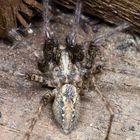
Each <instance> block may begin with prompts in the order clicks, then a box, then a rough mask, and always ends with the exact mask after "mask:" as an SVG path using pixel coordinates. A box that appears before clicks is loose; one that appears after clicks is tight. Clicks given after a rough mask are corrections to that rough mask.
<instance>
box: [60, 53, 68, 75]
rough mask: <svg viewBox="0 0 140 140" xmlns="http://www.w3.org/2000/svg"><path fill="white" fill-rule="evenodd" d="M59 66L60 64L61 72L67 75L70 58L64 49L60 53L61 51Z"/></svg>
mask: <svg viewBox="0 0 140 140" xmlns="http://www.w3.org/2000/svg"><path fill="white" fill-rule="evenodd" d="M61 66H62V70H63V74H64V75H65V76H67V75H69V73H70V70H69V69H70V68H69V66H70V60H69V55H68V52H66V51H62V53H61Z"/></svg>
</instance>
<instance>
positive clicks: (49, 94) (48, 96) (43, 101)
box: [24, 90, 56, 140]
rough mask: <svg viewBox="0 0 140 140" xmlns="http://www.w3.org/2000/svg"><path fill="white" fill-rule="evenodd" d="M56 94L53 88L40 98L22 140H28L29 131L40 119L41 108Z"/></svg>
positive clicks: (30, 131)
mask: <svg viewBox="0 0 140 140" xmlns="http://www.w3.org/2000/svg"><path fill="white" fill-rule="evenodd" d="M55 95H56V90H53V91H52V92H47V93H46V94H45V95H44V96H43V97H42V99H41V101H40V106H39V108H38V109H37V111H36V114H37V116H35V117H34V118H32V119H31V124H30V126H29V128H28V131H27V132H26V134H25V137H24V140H29V139H30V136H31V133H32V131H33V129H34V127H35V125H36V123H37V120H38V119H40V116H41V113H42V110H43V108H44V107H45V106H46V105H47V104H48V102H49V101H50V100H51V99H53V98H54V97H55Z"/></svg>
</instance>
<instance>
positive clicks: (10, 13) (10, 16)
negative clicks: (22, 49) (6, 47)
mask: <svg viewBox="0 0 140 140" xmlns="http://www.w3.org/2000/svg"><path fill="white" fill-rule="evenodd" d="M19 3H20V1H19V0H0V37H5V36H7V33H8V30H10V29H11V28H14V27H16V25H17V24H16V12H17V7H18V5H19Z"/></svg>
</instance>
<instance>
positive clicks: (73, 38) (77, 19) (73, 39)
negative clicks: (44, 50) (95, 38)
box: [66, 0, 82, 47]
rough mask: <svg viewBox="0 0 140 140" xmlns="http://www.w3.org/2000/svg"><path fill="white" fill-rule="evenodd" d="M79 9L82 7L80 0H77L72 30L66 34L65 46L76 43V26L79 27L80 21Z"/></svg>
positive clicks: (72, 45) (71, 45)
mask: <svg viewBox="0 0 140 140" xmlns="http://www.w3.org/2000/svg"><path fill="white" fill-rule="evenodd" d="M81 9H82V1H81V0H77V3H76V9H75V14H74V15H75V16H74V24H73V27H72V32H71V34H70V35H68V36H67V37H66V44H67V46H70V47H74V46H75V45H76V44H77V43H76V36H77V33H78V27H79V22H80V17H81Z"/></svg>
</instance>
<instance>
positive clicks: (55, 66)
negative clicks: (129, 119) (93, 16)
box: [26, 0, 114, 140]
mask: <svg viewBox="0 0 140 140" xmlns="http://www.w3.org/2000/svg"><path fill="white" fill-rule="evenodd" d="M81 9H82V2H81V0H77V4H76V10H75V20H74V25H73V29H72V33H71V35H68V36H66V38H65V44H64V45H62V44H60V43H58V41H57V40H56V39H55V37H54V35H53V33H52V32H51V29H50V26H49V20H48V19H47V21H45V44H44V48H43V55H44V59H43V60H42V61H40V62H39V63H38V68H39V70H40V71H41V72H42V73H43V74H42V76H41V75H37V74H27V77H28V79H30V80H31V81H36V82H39V83H41V84H42V85H43V86H47V87H51V88H52V92H50V93H47V94H46V95H44V96H43V97H42V100H41V103H42V104H41V105H42V106H40V108H39V110H38V114H39V115H40V113H41V108H42V107H43V106H44V105H46V104H47V103H48V102H49V101H50V100H54V102H53V107H52V110H53V114H54V117H55V120H56V122H57V123H58V124H59V126H60V128H61V129H62V130H63V132H64V133H65V134H69V133H70V132H71V131H72V130H73V129H74V128H75V127H76V126H77V122H78V119H79V113H80V103H81V101H80V97H81V96H83V95H84V92H85V91H86V89H88V88H89V87H90V86H91V85H92V86H93V87H94V90H95V91H96V92H97V93H98V94H100V96H101V98H102V100H103V101H104V102H105V105H106V108H107V110H108V111H109V113H110V122H109V126H108V130H107V135H106V138H105V139H106V140H107V139H109V133H110V130H111V125H112V121H113V116H114V114H113V110H112V107H111V105H110V104H109V102H108V101H107V100H106V98H105V97H104V96H103V95H102V93H101V92H100V90H99V89H98V87H97V85H96V84H95V80H94V76H93V75H94V74H95V72H97V70H99V66H98V67H95V66H94V63H95V57H96V54H97V52H98V48H97V46H96V45H95V44H94V42H92V41H91V42H85V43H84V45H82V44H78V43H76V35H77V26H78V25H79V21H80V15H81ZM45 10H46V11H45V12H48V11H49V1H46V2H45ZM39 115H38V116H39ZM36 121H37V119H33V121H32V123H31V126H30V128H29V131H28V133H27V135H26V136H27V138H26V139H28V138H29V135H30V133H31V131H32V130H33V127H34V125H35V123H36Z"/></svg>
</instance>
